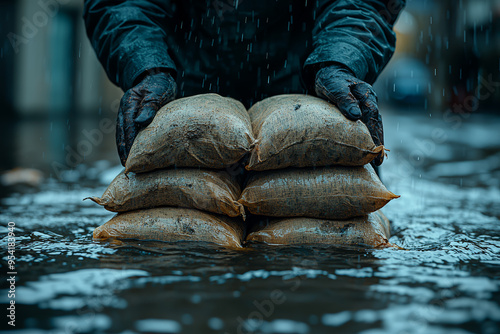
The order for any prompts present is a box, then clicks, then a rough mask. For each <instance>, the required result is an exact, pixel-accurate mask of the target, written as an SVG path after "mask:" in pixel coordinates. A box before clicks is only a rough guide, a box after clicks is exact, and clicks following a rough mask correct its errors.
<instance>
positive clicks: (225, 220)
mask: <svg viewBox="0 0 500 334" xmlns="http://www.w3.org/2000/svg"><path fill="white" fill-rule="evenodd" d="M243 237H244V225H243V222H242V221H240V220H238V219H236V218H229V217H225V216H219V215H213V214H209V213H206V212H203V211H199V210H196V209H182V208H154V209H146V210H138V211H131V212H125V213H119V214H117V215H116V216H115V217H114V218H112V219H111V220H110V221H108V222H107V223H105V224H104V225H101V226H99V227H97V228H96V229H95V230H94V239H107V238H116V239H139V240H155V241H167V242H174V241H206V242H213V243H216V244H218V245H222V246H226V247H231V248H241V242H242V240H243Z"/></svg>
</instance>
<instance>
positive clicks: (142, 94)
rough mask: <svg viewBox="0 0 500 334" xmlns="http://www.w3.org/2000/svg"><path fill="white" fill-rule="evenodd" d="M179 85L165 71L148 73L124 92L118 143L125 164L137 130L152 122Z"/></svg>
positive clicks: (117, 131)
mask: <svg viewBox="0 0 500 334" xmlns="http://www.w3.org/2000/svg"><path fill="white" fill-rule="evenodd" d="M176 93H177V84H176V83H175V80H174V78H172V76H171V75H170V74H169V73H166V72H158V71H156V72H149V73H147V74H146V75H145V76H144V77H142V78H140V79H139V83H138V84H137V85H135V86H134V87H132V88H130V89H129V90H127V91H126V92H125V94H124V95H123V97H122V99H121V101H120V108H119V109H118V117H117V120H116V146H117V148H118V154H119V155H120V160H121V163H122V165H123V166H125V162H126V161H127V157H128V154H129V152H130V148H131V147H132V144H133V143H134V139H135V137H136V136H137V133H138V132H139V130H141V129H142V128H144V127H146V126H148V125H149V123H151V121H152V120H153V118H154V117H155V115H156V112H157V111H158V110H159V109H160V108H161V107H163V106H164V105H165V104H167V103H168V102H170V101H172V100H173V99H174V98H175V94H176Z"/></svg>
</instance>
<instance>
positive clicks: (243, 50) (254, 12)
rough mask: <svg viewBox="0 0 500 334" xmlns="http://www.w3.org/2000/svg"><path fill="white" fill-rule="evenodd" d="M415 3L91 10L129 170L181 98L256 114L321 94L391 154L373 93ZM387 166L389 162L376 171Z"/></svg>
mask: <svg viewBox="0 0 500 334" xmlns="http://www.w3.org/2000/svg"><path fill="white" fill-rule="evenodd" d="M404 6H405V0H331V1H325V0H305V1H281V0H275V1H268V0H266V1H257V0H253V1H251V0H205V1H203V0H124V1H119V2H117V1H112V0H85V2H84V21H85V26H86V31H87V35H88V37H89V39H90V41H91V43H92V46H93V48H94V49H95V51H96V54H97V56H98V58H99V61H100V62H101V64H102V66H103V67H104V69H105V70H106V73H107V75H108V77H109V79H110V80H111V81H112V82H113V83H115V84H116V85H118V86H119V87H121V88H122V89H123V91H124V92H125V94H124V95H123V97H122V99H121V103H120V107H119V110H118V116H117V131H116V140H117V147H118V153H119V155H120V160H121V163H122V164H123V165H125V161H126V159H127V156H128V153H129V151H130V148H131V146H132V143H133V141H134V139H135V137H136V135H137V133H138V131H139V130H140V129H142V128H144V127H145V126H147V125H148V124H149V123H150V122H151V121H152V120H153V118H154V116H155V114H156V112H157V111H158V109H159V108H161V107H162V106H163V105H165V104H166V103H168V102H169V101H171V100H173V99H174V98H176V96H179V97H183V96H190V95H194V94H200V93H209V92H213V93H218V94H220V95H223V96H230V97H233V98H235V99H237V100H239V101H241V102H243V103H244V104H245V105H246V106H247V107H249V106H251V104H253V103H255V102H257V101H259V100H262V99H264V98H265V97H267V96H272V95H277V94H288V93H308V94H316V95H317V96H319V97H321V98H324V99H326V100H328V101H330V102H331V103H333V104H335V105H337V107H338V108H339V110H340V111H341V112H342V113H343V114H344V115H345V116H346V117H347V118H349V119H351V120H358V119H360V120H361V121H362V122H364V123H365V124H366V125H367V127H368V129H369V131H370V133H371V135H372V138H373V140H374V142H375V144H377V145H380V144H383V142H384V139H383V125H382V119H381V116H380V114H379V111H378V106H377V97H376V94H375V92H374V91H373V88H372V86H371V84H373V82H374V81H375V79H376V78H377V76H378V75H379V74H380V72H381V71H382V70H383V68H384V67H385V65H386V64H387V63H388V61H389V60H390V58H391V57H392V54H393V53H394V49H395V42H396V40H395V34H394V32H393V25H394V23H395V21H396V19H397V17H398V15H399V13H400V11H401V10H402V9H403V8H404ZM382 161H383V154H381V155H380V156H378V157H377V158H376V159H375V165H377V166H378V165H380V164H381V163H382Z"/></svg>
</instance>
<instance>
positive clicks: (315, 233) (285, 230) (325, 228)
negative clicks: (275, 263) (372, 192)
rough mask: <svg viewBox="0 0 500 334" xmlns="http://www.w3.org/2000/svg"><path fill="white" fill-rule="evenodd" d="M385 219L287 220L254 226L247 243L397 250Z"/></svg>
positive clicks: (372, 215) (376, 215)
mask: <svg viewBox="0 0 500 334" xmlns="http://www.w3.org/2000/svg"><path fill="white" fill-rule="evenodd" d="M389 237H390V226H389V220H388V219H387V217H386V216H385V215H384V214H383V213H382V212H380V211H375V212H373V213H370V214H369V215H367V216H363V217H357V218H353V219H349V220H323V219H316V218H288V219H281V220H271V221H270V222H268V223H261V224H259V225H258V226H256V228H255V231H254V232H252V233H250V234H249V235H248V236H247V238H246V241H252V242H261V243H266V244H271V245H307V244H314V245H318V244H326V245H335V246H349V247H373V248H384V247H397V246H395V245H393V244H391V243H390V242H389V241H388V239H389Z"/></svg>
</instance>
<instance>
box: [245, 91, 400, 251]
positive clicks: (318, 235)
mask: <svg viewBox="0 0 500 334" xmlns="http://www.w3.org/2000/svg"><path fill="white" fill-rule="evenodd" d="M249 114H250V118H251V121H252V128H253V133H254V136H255V139H256V145H255V147H254V149H253V150H252V152H251V155H250V159H249V163H248V165H247V169H248V170H250V171H254V172H253V174H252V175H251V176H250V178H249V180H248V182H247V184H246V187H245V189H244V190H243V192H242V195H241V198H240V200H239V202H240V203H242V204H243V205H244V206H245V208H246V209H247V210H248V211H249V212H251V213H252V214H255V215H262V216H264V217H267V218H264V219H261V220H260V223H259V224H257V226H254V228H253V232H252V233H250V234H249V235H248V237H247V241H258V242H264V243H268V244H316V243H323V244H325V243H326V244H336V245H339V246H340V245H342V246H346V245H347V246H370V247H384V246H391V244H389V242H388V238H389V236H390V229H389V222H388V220H387V218H386V217H385V216H384V215H383V214H382V213H381V212H380V211H378V210H379V209H380V208H382V207H383V206H384V205H386V204H387V203H388V202H389V201H390V200H392V199H394V198H397V197H398V196H396V195H394V194H393V193H391V192H390V191H388V190H387V189H386V187H385V186H384V185H383V184H382V182H381V181H380V179H379V178H378V176H377V174H376V173H375V171H374V170H373V168H372V167H371V165H370V164H369V163H370V162H371V161H372V160H373V159H375V158H376V157H377V156H378V155H379V154H384V152H383V150H384V148H383V147H382V146H376V145H375V144H374V142H373V140H372V139H371V136H370V133H369V131H368V129H367V128H366V126H365V125H364V124H363V123H362V122H361V121H356V122H353V121H349V120H347V119H346V118H345V117H344V116H343V115H342V114H341V113H340V111H339V110H338V109H337V108H335V107H334V106H333V105H332V104H330V103H328V102H326V101H324V100H322V99H319V98H316V97H312V96H305V95H279V96H274V97H270V98H267V99H265V100H263V101H261V102H258V103H256V104H255V105H254V106H253V107H252V108H251V109H250V110H249Z"/></svg>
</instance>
